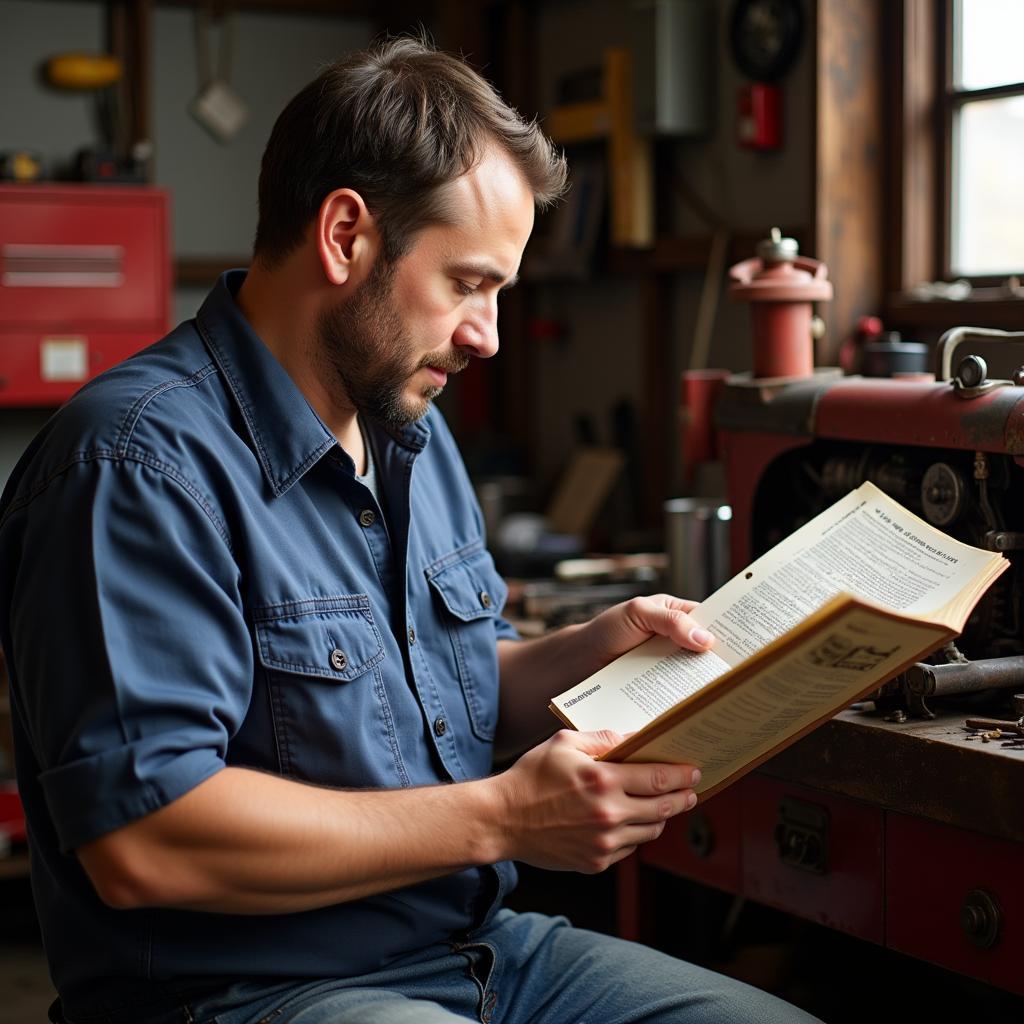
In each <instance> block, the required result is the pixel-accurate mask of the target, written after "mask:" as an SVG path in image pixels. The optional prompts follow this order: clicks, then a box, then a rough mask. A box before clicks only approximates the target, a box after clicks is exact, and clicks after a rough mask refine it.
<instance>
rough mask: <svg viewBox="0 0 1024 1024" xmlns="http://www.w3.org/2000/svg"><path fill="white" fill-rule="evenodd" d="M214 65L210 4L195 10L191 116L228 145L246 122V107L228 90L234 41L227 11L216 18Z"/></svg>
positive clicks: (233, 21) (233, 24) (247, 110)
mask: <svg viewBox="0 0 1024 1024" xmlns="http://www.w3.org/2000/svg"><path fill="white" fill-rule="evenodd" d="M218 20H219V22H220V24H219V32H220V37H219V47H218V52H217V65H216V67H214V66H213V64H212V62H211V60H210V46H209V38H210V33H211V29H212V23H213V16H212V12H211V5H210V4H201V5H200V6H199V7H197V8H196V66H197V68H198V70H199V94H198V95H197V96H196V98H195V99H194V100H193V101H192V104H191V106H190V108H189V109H190V111H191V113H192V116H193V117H194V118H195V119H196V120H197V121H198V122H199V123H200V124H201V125H202V126H203V127H204V128H205V129H206V130H207V131H208V132H209V133H210V134H211V135H212V136H213V137H214V138H215V139H217V140H218V141H220V142H230V141H231V140H232V139H233V138H234V137H235V136H236V135H237V134H238V132H239V130H240V129H241V128H242V125H244V124H245V122H246V121H247V120H248V119H249V108H248V107H247V106H246V104H245V102H244V101H243V100H242V97H241V96H239V95H238V93H237V92H235V90H234V89H232V88H231V84H230V83H231V58H232V55H233V49H234V41H235V19H234V14H233V12H231V11H227V12H224V11H221V12H220V16H219V19H218Z"/></svg>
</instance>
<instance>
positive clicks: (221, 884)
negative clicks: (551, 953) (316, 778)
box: [78, 768, 503, 914]
mask: <svg viewBox="0 0 1024 1024" xmlns="http://www.w3.org/2000/svg"><path fill="white" fill-rule="evenodd" d="M488 787H489V784H488V780H480V781H478V782H466V783H458V784H451V785H439V786H431V787H424V788H418V789H398V790H385V791H377V790H374V791H353V790H329V789H321V788H318V787H315V786H308V785H304V784H302V783H299V782H294V781H291V780H288V779H282V778H279V777H278V776H275V775H269V774H264V773H262V772H256V771H251V770H248V769H244V768H225V769H223V770H222V771H220V772H218V773H217V774H216V775H214V776H212V777H211V778H209V779H207V780H206V781H205V782H203V783H201V784H200V785H199V786H197V787H196V788H195V789H193V790H191V791H190V792H188V793H186V794H185V795H184V796H182V797H180V798H179V799H178V800H175V801H173V802H172V803H170V804H168V805H167V806H166V807H164V808H162V809H161V810H159V811H156V812H155V813H153V814H150V815H148V816H147V817H145V818H142V819H140V820H138V821H136V822H133V823H132V824H130V825H127V826H125V827H124V828H121V829H118V830H117V831H115V832H112V833H110V834H108V835H106V836H103V837H101V838H100V839H97V840H94V841H93V842H91V843H88V844H86V845H85V846H83V847H82V848H81V849H80V850H79V851H78V854H79V858H80V860H81V862H82V864H83V866H84V867H85V869H86V871H87V872H88V873H89V875H90V877H91V878H92V880H93V884H94V885H95V886H96V888H97V891H98V892H99V894H100V896H101V898H103V899H104V900H105V901H106V902H108V903H110V904H111V905H113V906H115V907H121V908H131V907H140V906H164V907H177V908H181V909H191V910H205V911H213V912H219V913H234V914H265V913H287V912H291V911H298V910H309V909H312V908H316V907H321V906H327V905H329V904H334V903H341V902H345V901H348V900H353V899H358V898H360V897H363V896H369V895H372V894H374V893H377V892H383V891H387V890H390V889H396V888H400V887H402V886H405V885H412V884H415V883H416V882H421V881H424V880H426V879H429V878H434V877H438V876H440V875H444V874H448V873H450V872H453V871H458V870H460V869H462V868H464V867H469V866H471V865H474V864H488V863H491V862H492V861H494V860H498V859H501V857H502V855H503V851H502V850H501V849H500V848H499V847H498V845H497V839H498V837H499V836H500V834H501V829H500V828H499V827H498V814H497V809H496V804H495V800H494V795H493V793H492V792H491V791H490V790H489V788H488Z"/></svg>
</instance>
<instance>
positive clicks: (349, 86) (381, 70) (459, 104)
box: [254, 36, 566, 267]
mask: <svg viewBox="0 0 1024 1024" xmlns="http://www.w3.org/2000/svg"><path fill="white" fill-rule="evenodd" d="M493 144H497V145H498V146H499V147H500V148H501V149H503V150H504V151H505V152H506V153H507V154H508V155H509V156H510V157H511V158H512V160H513V162H514V163H515V165H516V166H517V167H518V168H519V170H520V173H521V174H522V175H523V178H524V179H525V181H526V182H527V184H528V185H529V187H530V189H531V190H532V191H533V195H534V199H535V202H536V203H537V205H539V206H541V207H544V206H546V205H548V204H550V203H551V202H553V201H554V200H555V199H557V198H558V197H559V196H560V195H561V194H562V193H563V192H564V191H565V187H566V166H565V159H564V157H563V156H561V154H559V153H558V152H557V151H556V150H555V149H554V147H553V146H552V144H551V142H550V140H549V139H548V138H547V137H546V136H545V135H544V134H543V132H542V131H541V130H540V128H539V127H538V126H537V124H536V122H533V121H526V120H524V118H523V117H521V116H520V115H519V114H518V113H517V112H516V111H515V110H513V109H512V108H511V107H510V106H508V104H506V103H505V102H504V100H502V99H501V97H500V96H499V95H498V94H497V93H496V92H495V90H494V89H493V87H492V86H491V85H490V84H488V83H487V82H486V81H485V80H484V79H483V78H481V77H480V75H478V74H477V73H476V72H475V71H474V70H473V69H472V68H471V67H469V65H468V64H466V63H465V62H464V61H462V60H460V59H459V58H458V57H453V56H452V55H450V54H447V53H442V52H440V51H438V50H436V49H434V48H433V47H432V46H430V45H429V44H428V43H427V42H425V41H423V40H420V39H414V38H410V37H407V36H402V37H399V38H395V39H388V40H385V41H383V42H380V43H378V44H376V45H375V46H373V47H371V48H370V49H368V50H362V51H359V52H356V53H351V54H348V55H347V56H345V57H343V58H342V59H341V60H339V61H337V62H335V63H333V64H331V65H329V66H328V67H327V68H326V69H325V70H324V71H323V72H322V73H321V74H320V75H319V76H318V77H317V78H316V79H315V80H314V81H312V82H310V84H309V85H307V86H306V87H305V88H304V89H303V90H302V91H301V92H300V93H299V94H298V95H297V96H296V97H295V98H294V99H293V100H292V101H291V102H290V103H289V104H288V106H287V107H285V109H284V110H283V111H282V113H281V115H280V117H278V119H277V123H276V124H275V125H274V130H273V131H272V132H271V134H270V141H269V142H268V143H267V148H266V150H265V152H264V154H263V164H262V167H261V169H260V185H259V207H260V208H259V214H260V216H259V226H258V227H257V229H256V242H255V246H254V256H255V258H256V260H258V261H259V262H260V263H262V264H263V265H264V266H267V267H271V266H274V265H275V264H278V263H279V262H280V261H281V260H282V259H283V258H284V257H285V256H287V255H288V253H289V252H291V251H292V250H294V249H295V248H296V247H297V246H298V245H299V244H300V243H301V241H302V239H303V237H304V236H305V233H306V230H307V229H308V227H309V224H310V222H311V221H312V220H313V219H314V218H315V217H316V215H317V212H318V210H319V209H320V204H321V203H322V202H323V199H324V197H325V196H327V195H328V194H329V193H330V192H332V191H333V190H334V189H338V188H351V189H354V190H355V191H356V192H358V193H359V194H360V195H361V196H362V197H363V200H364V201H365V202H366V205H367V208H368V209H369V210H370V212H371V213H372V214H373V216H374V218H375V219H376V221H377V224H378V226H379V228H380V232H381V237H382V239H383V245H384V257H385V259H386V260H387V261H389V262H392V261H394V260H395V259H397V258H398V257H400V256H401V255H402V254H403V253H404V252H405V251H407V249H408V247H409V245H410V243H411V241H412V237H413V236H414V235H415V233H416V232H417V231H419V230H420V229H421V228H424V227H426V226H428V225H429V224H434V223H439V222H443V221H444V220H445V219H446V218H445V188H444V186H445V185H446V184H447V183H448V182H450V181H453V180H454V179H455V178H457V177H459V176H460V175H462V174H465V173H466V172H467V171H469V170H470V169H471V168H472V167H473V166H474V165H475V164H476V163H477V162H478V161H479V160H480V158H481V157H482V156H483V153H484V150H485V149H486V148H487V147H488V146H489V145H493Z"/></svg>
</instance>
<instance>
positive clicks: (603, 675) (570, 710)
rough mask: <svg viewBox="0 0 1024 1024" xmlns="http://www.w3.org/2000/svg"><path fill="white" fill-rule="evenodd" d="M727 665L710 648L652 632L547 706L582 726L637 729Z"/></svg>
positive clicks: (696, 689)
mask: <svg viewBox="0 0 1024 1024" xmlns="http://www.w3.org/2000/svg"><path fill="white" fill-rule="evenodd" d="M728 671H729V664H728V663H727V662H725V661H723V660H722V659H721V658H720V657H718V655H717V654H715V652H714V651H704V652H702V653H700V654H698V653H697V652H696V651H687V650H685V649H683V648H680V647H677V646H676V645H675V644H674V643H672V641H671V640H666V639H665V638H664V637H655V638H654V639H653V640H648V641H647V643H645V644H641V645H640V646H639V647H636V648H634V649H633V650H632V651H629V652H628V653H627V654H624V655H623V656H622V657H621V658H618V659H616V660H615V661H613V662H612V663H611V664H610V665H606V666H605V667H604V668H603V669H601V670H600V671H598V672H595V673H594V674H593V675H592V676H590V677H589V678H588V679H585V680H584V681H583V682H582V683H579V684H578V685H576V686H574V687H573V688H572V689H570V690H566V691H565V693H562V694H559V696H557V697H556V698H555V699H554V701H552V704H551V710H552V711H554V712H555V714H557V715H558V717H559V718H561V719H562V720H563V721H565V722H568V723H569V724H570V725H573V726H575V727H576V728H577V729H582V730H584V731H588V730H592V729H614V730H615V731H616V732H621V733H628V732H636V731H637V730H638V729H642V728H643V727H644V726H645V725H647V723H648V722H651V721H653V720H654V719H655V718H657V717H658V715H660V714H663V713H664V712H665V711H667V710H668V709H669V708H671V707H672V706H673V705H675V704H678V703H679V701H681V700H683V699H685V698H686V697H689V696H691V695H692V694H694V693H696V692H697V691H698V690H700V689H701V688H702V687H704V686H705V685H706V684H707V683H709V682H711V680H713V679H717V678H718V677H719V676H721V675H723V674H724V673H725V672H728Z"/></svg>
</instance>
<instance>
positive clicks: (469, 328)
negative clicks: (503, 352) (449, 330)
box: [452, 302, 498, 359]
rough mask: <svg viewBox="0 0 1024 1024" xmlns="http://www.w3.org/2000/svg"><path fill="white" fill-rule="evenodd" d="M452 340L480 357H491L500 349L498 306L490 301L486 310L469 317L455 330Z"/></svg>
mask: <svg viewBox="0 0 1024 1024" xmlns="http://www.w3.org/2000/svg"><path fill="white" fill-rule="evenodd" d="M452 342H453V343H454V344H455V346H456V347H457V348H460V349H462V350H463V351H468V352H469V354H471V355H474V356H477V357H478V358H479V359H489V358H490V357H491V356H493V355H494V353H495V352H497V351H498V307H497V303H495V302H490V303H488V305H487V309H486V311H483V310H481V311H479V313H478V314H477V315H475V316H471V317H467V318H466V319H464V320H463V321H462V323H460V324H459V326H458V327H457V328H456V330H455V335H454V336H453V338H452Z"/></svg>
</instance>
